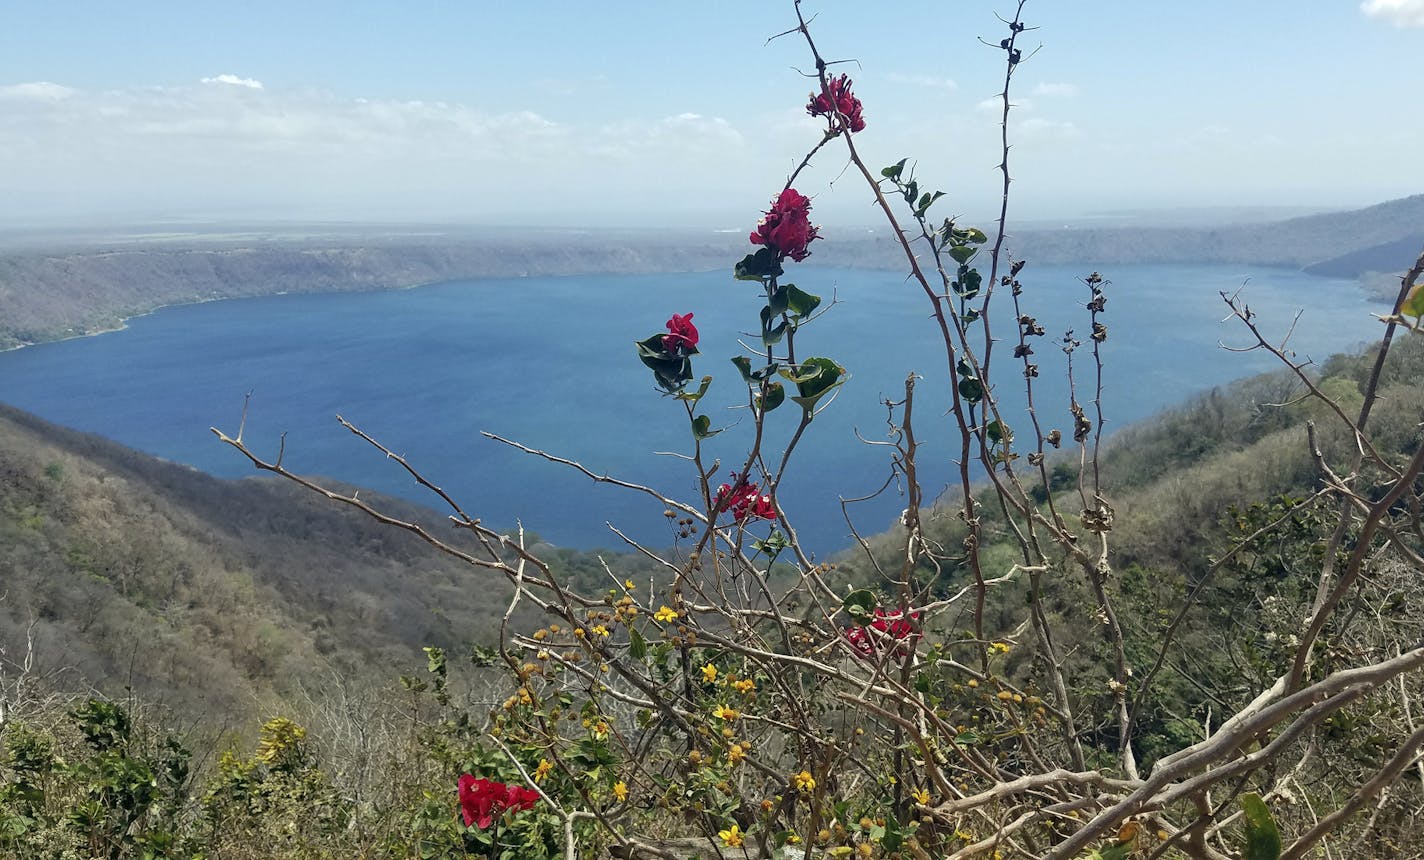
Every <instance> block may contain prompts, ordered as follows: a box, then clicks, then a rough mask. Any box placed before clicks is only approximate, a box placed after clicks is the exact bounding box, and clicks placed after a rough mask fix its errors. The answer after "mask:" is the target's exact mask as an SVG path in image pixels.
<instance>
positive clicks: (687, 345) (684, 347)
mask: <svg viewBox="0 0 1424 860" xmlns="http://www.w3.org/2000/svg"><path fill="white" fill-rule="evenodd" d="M667 330H668V331H669V332H670V334H665V335H663V349H665V350H667V351H668V352H673V353H677V354H678V355H687V354H689V353H691V352H693V351H694V350H695V349H696V348H697V326H695V325H693V324H692V314H673V315H672V319H670V320H668V321H667Z"/></svg>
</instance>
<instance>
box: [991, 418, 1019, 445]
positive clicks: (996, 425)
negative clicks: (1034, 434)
mask: <svg viewBox="0 0 1424 860" xmlns="http://www.w3.org/2000/svg"><path fill="white" fill-rule="evenodd" d="M984 433H985V435H987V436H988V437H989V441H990V442H1012V441H1014V431H1013V430H1011V429H1009V427H1007V426H1005V425H1004V424H1003V423H1002V422H999V421H990V422H989V424H988V426H986V427H985V428H984Z"/></svg>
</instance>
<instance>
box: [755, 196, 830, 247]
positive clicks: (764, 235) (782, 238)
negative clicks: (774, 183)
mask: <svg viewBox="0 0 1424 860" xmlns="http://www.w3.org/2000/svg"><path fill="white" fill-rule="evenodd" d="M817 238H820V236H819V228H817V227H812V226H811V200H810V198H808V197H806V196H805V195H803V194H798V193H797V192H796V189H794V188H788V189H786V190H785V191H783V192H781V194H780V196H778V197H777V198H776V199H775V200H773V201H772V202H771V209H770V210H768V211H767V213H766V217H765V218H762V219H761V221H760V222H758V223H757V228H756V230H754V231H752V237H751V239H752V244H753V245H765V246H767V247H768V248H771V249H772V250H774V251H776V253H777V258H778V259H779V260H781V259H785V258H787V257H790V258H791V259H793V260H795V261H796V262H798V263H799V262H801V261H802V260H804V259H806V257H808V256H809V255H810V253H811V252H810V251H809V250H808V249H807V246H808V245H810V244H811V241H812V240H813V239H817Z"/></svg>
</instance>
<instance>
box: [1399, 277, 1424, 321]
mask: <svg viewBox="0 0 1424 860" xmlns="http://www.w3.org/2000/svg"><path fill="white" fill-rule="evenodd" d="M1399 312H1400V313H1402V314H1404V315H1405V316H1411V317H1414V318H1416V319H1418V318H1420V317H1424V284H1415V285H1414V286H1413V287H1412V288H1411V289H1410V290H1409V295H1407V296H1405V297H1404V303H1403V304H1401V305H1400V306H1399Z"/></svg>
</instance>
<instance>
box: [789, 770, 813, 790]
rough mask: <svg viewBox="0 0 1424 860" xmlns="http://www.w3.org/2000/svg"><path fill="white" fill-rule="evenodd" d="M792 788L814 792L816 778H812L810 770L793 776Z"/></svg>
mask: <svg viewBox="0 0 1424 860" xmlns="http://www.w3.org/2000/svg"><path fill="white" fill-rule="evenodd" d="M791 787H792V788H794V789H796V790H797V791H812V790H814V789H815V788H816V778H815V777H813V776H811V772H810V771H809V770H803V771H801V772H800V773H794V774H792V775H791Z"/></svg>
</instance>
